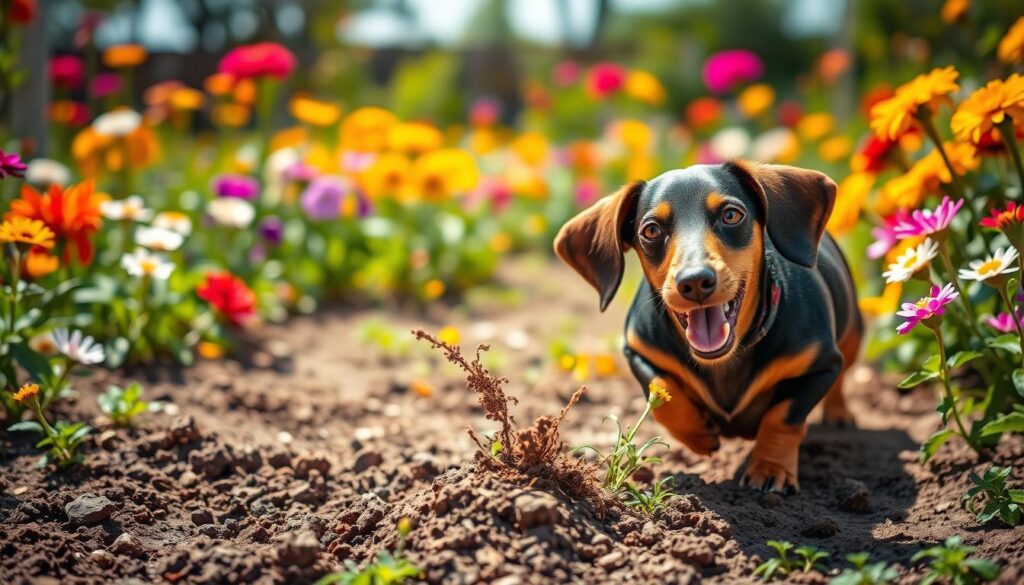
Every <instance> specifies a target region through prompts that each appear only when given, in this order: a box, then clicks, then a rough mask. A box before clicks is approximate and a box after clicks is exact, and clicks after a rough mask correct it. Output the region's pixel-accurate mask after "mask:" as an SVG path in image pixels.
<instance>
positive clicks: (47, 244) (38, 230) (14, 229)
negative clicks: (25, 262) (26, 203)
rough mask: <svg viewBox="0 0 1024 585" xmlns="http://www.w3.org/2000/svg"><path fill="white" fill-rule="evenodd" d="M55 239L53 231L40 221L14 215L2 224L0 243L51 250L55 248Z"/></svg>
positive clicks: (0, 225) (0, 227) (0, 226)
mask: <svg viewBox="0 0 1024 585" xmlns="http://www.w3.org/2000/svg"><path fill="white" fill-rule="evenodd" d="M54 238H55V235H54V233H53V230H51V229H50V228H48V227H46V224H44V223H43V222H42V221H39V220H38V219H28V218H27V217H21V216H18V215H14V216H11V218H10V219H8V220H6V221H4V222H3V223H2V224H0V242H4V243H14V244H28V245H30V246H39V247H40V248H47V249H50V248H52V247H53V244H54Z"/></svg>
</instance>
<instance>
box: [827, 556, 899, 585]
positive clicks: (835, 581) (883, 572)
mask: <svg viewBox="0 0 1024 585" xmlns="http://www.w3.org/2000/svg"><path fill="white" fill-rule="evenodd" d="M869 558H870V555H869V554H868V553H866V552H859V553H850V554H848V555H846V560H847V562H849V563H850V564H851V565H853V568H852V569H849V568H847V569H843V572H842V573H839V574H838V575H836V576H835V577H833V578H832V580H831V581H829V585H885V584H886V583H892V582H893V581H894V580H895V579H896V577H898V576H899V572H897V570H896V566H895V565H887V564H886V563H885V562H877V563H871V564H870V565H869V564H868V559H869Z"/></svg>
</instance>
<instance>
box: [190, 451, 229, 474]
mask: <svg viewBox="0 0 1024 585" xmlns="http://www.w3.org/2000/svg"><path fill="white" fill-rule="evenodd" d="M188 462H189V464H190V465H191V466H192V471H194V472H196V473H200V474H202V475H205V476H206V478H207V479H216V478H217V477H220V475H221V474H222V473H224V470H225V469H227V468H228V465H230V464H231V457H229V456H228V453H227V450H226V449H225V448H224V447H222V446H210V447H209V448H205V449H202V450H200V451H193V452H191V453H189V455H188Z"/></svg>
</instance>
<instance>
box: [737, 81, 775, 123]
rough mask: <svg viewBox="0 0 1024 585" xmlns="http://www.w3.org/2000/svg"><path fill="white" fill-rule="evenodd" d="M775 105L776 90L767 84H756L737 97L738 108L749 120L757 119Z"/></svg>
mask: <svg viewBox="0 0 1024 585" xmlns="http://www.w3.org/2000/svg"><path fill="white" fill-rule="evenodd" d="M774 103H775V90H774V89H772V86H770V85H768V84H767V83H755V84H754V85H751V86H750V87H748V88H747V89H744V90H743V91H742V92H740V95H739V96H737V97H736V107H738V108H739V110H740V113H741V114H743V115H744V116H746V117H748V118H756V117H758V116H760V115H761V114H763V113H764V112H765V111H767V110H768V108H770V107H772V104H774Z"/></svg>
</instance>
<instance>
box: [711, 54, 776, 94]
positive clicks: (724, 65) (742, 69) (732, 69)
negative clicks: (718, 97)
mask: <svg viewBox="0 0 1024 585" xmlns="http://www.w3.org/2000/svg"><path fill="white" fill-rule="evenodd" d="M763 74H764V63H763V62H762V61H761V58H760V57H758V56H757V55H756V54H754V53H752V52H750V51H747V50H744V49H733V50H729V51H721V52H719V53H715V54H714V55H711V57H708V60H707V61H705V62H704V85H706V86H707V88H708V90H710V91H711V92H712V93H717V94H723V93H726V92H728V91H729V90H730V89H732V87H733V86H734V85H736V84H738V83H743V82H746V81H752V80H754V79H757V78H758V77H761V75H763Z"/></svg>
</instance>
